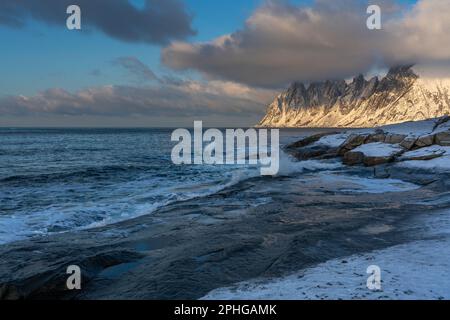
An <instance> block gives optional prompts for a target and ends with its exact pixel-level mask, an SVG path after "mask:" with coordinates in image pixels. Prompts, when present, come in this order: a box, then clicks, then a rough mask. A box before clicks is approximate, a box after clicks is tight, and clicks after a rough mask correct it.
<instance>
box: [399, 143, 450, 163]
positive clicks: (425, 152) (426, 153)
mask: <svg viewBox="0 0 450 320" xmlns="http://www.w3.org/2000/svg"><path fill="white" fill-rule="evenodd" d="M443 155H450V147H442V146H438V145H433V146H429V147H425V148H421V149H417V150H414V151H408V152H405V153H404V154H403V155H402V156H401V157H399V160H400V161H406V160H431V159H434V158H438V157H441V156H443Z"/></svg>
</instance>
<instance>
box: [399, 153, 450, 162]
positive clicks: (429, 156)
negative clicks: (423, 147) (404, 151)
mask: <svg viewBox="0 0 450 320" xmlns="http://www.w3.org/2000/svg"><path fill="white" fill-rule="evenodd" d="M444 154H445V151H442V152H433V153H429V154H422V155H416V156H408V155H405V156H404V157H401V158H400V160H401V161H409V160H433V159H436V158H439V157H442V156H443V155H444Z"/></svg>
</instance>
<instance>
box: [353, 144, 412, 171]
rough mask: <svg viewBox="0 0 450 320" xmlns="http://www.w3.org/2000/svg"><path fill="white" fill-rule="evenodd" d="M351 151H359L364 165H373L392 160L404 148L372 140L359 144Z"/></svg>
mask: <svg viewBox="0 0 450 320" xmlns="http://www.w3.org/2000/svg"><path fill="white" fill-rule="evenodd" d="M353 152H355V153H356V152H361V153H362V154H363V163H364V165H366V166H367V167H373V166H377V165H380V164H385V163H389V162H392V161H394V159H395V157H397V156H398V155H400V154H402V153H403V152H404V149H403V148H402V147H400V146H399V145H393V144H386V143H381V142H374V143H368V144H364V145H361V146H359V147H358V148H356V149H354V150H353Z"/></svg>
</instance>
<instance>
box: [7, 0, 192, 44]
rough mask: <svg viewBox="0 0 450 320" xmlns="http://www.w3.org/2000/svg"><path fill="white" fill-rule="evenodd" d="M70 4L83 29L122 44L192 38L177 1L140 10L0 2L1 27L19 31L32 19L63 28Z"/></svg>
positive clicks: (64, 0) (36, 0) (110, 2)
mask: <svg viewBox="0 0 450 320" xmlns="http://www.w3.org/2000/svg"><path fill="white" fill-rule="evenodd" d="M72 4H77V5H78V6H80V7H81V13H82V28H84V27H89V28H96V29H98V30H101V31H102V32H104V33H105V34H107V35H108V36H110V37H112V38H116V39H119V40H122V41H127V42H145V43H157V44H161V43H167V42H168V41H170V40H172V39H183V38H185V37H187V36H190V35H193V34H195V32H194V31H193V30H192V27H191V20H192V17H191V16H190V14H188V13H187V11H186V8H185V6H184V4H183V3H182V2H181V1H180V0H146V1H145V7H144V8H142V9H139V8H136V7H135V6H133V5H132V4H130V3H129V2H128V1H127V0H76V1H73V0H1V1H0V24H3V25H7V26H10V27H20V26H23V25H25V24H26V19H27V18H28V17H32V18H33V19H36V20H39V21H43V22H46V23H48V24H52V25H58V26H60V27H61V28H65V21H66V18H67V17H68V15H67V14H66V9H67V7H68V6H69V5H72Z"/></svg>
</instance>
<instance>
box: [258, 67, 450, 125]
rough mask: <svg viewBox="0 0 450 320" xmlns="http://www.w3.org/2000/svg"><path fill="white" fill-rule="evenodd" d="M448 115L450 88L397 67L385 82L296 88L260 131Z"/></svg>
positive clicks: (357, 81)
mask: <svg viewBox="0 0 450 320" xmlns="http://www.w3.org/2000/svg"><path fill="white" fill-rule="evenodd" d="M418 80H420V81H418ZM448 114H450V83H449V82H447V81H444V82H442V81H427V80H426V79H422V78H420V76H419V75H418V74H417V73H416V72H414V70H413V65H405V66H395V67H392V68H391V69H390V70H389V71H388V73H387V74H386V76H385V77H383V78H381V79H380V78H378V77H373V78H371V79H369V80H367V79H366V78H365V77H364V76H363V75H362V74H360V75H358V76H356V77H354V78H353V80H352V81H351V82H349V83H347V82H346V81H345V80H327V81H323V82H314V83H311V84H309V85H305V84H303V83H300V82H295V83H292V84H291V86H289V88H288V89H287V90H285V91H284V92H283V93H281V94H280V95H278V96H277V97H276V99H275V100H274V101H273V102H272V103H271V104H270V105H269V107H268V109H267V114H266V116H265V117H264V119H263V120H262V121H261V122H260V123H259V125H258V126H263V127H372V126H378V125H385V124H393V123H399V122H404V121H414V120H424V119H427V118H434V117H440V116H443V115H448Z"/></svg>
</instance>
